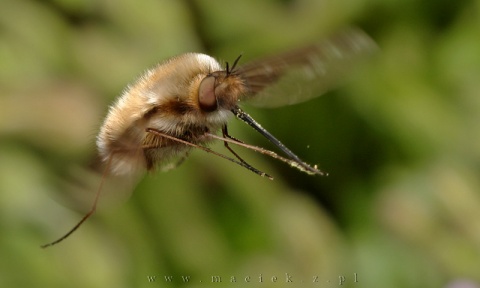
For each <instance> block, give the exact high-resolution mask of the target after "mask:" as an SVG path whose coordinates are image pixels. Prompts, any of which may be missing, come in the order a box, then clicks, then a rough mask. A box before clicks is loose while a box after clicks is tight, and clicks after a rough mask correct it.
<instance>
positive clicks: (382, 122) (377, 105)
mask: <svg viewBox="0 0 480 288" xmlns="http://www.w3.org/2000/svg"><path fill="white" fill-rule="evenodd" d="M346 25H357V26H360V27H362V28H363V29H364V30H366V31H367V32H368V33H369V34H370V35H372V37H373V38H374V39H375V40H376V41H377V43H378V45H379V47H380V52H379V53H377V55H375V56H374V57H372V58H371V59H369V60H368V61H366V63H365V64H364V65H362V66H361V67H358V69H354V71H352V73H351V74H349V75H348V77H345V80H344V81H341V82H343V83H342V85H341V86H340V87H339V88H338V89H336V90H334V91H332V92H329V93H327V94H325V95H323V96H322V97H319V98H316V99H314V100H312V101H309V102H307V103H303V104H298V105H293V106H289V107H282V108H279V109H271V110H270V109H254V108H251V107H248V106H245V107H244V108H245V110H247V111H248V112H249V113H250V114H251V115H252V116H253V117H254V118H256V119H257V121H258V122H260V123H262V125H263V126H264V127H265V128H267V129H268V130H269V131H270V132H272V133H273V134H274V135H276V136H277V137H278V138H279V139H281V140H282V141H283V142H284V143H285V144H286V146H288V147H290V148H291V149H292V150H293V151H295V152H296V153H297V154H298V155H299V156H301V157H302V158H303V159H305V160H306V161H307V162H310V163H317V164H319V166H320V167H321V168H322V169H324V170H326V171H328V172H329V174H330V175H329V176H328V177H312V176H307V175H304V174H302V173H300V172H298V171H296V170H294V169H291V168H289V167H288V166H287V165H284V164H282V163H279V162H277V161H275V160H273V159H270V158H268V157H265V156H262V155H258V154H255V153H254V152H251V151H245V150H242V149H238V150H237V152H239V153H240V154H241V155H242V156H243V157H244V159H246V160H247V161H248V162H250V163H251V164H253V165H254V166H256V167H258V168H259V169H261V170H264V171H266V172H268V173H270V174H272V175H273V176H274V177H275V180H274V181H269V180H267V179H265V178H261V177H258V176H257V175H255V174H253V173H251V172H249V171H247V170H245V169H243V168H241V167H238V166H236V165H233V164H232V163H230V162H227V161H224V160H222V159H217V158H215V157H212V156H211V155H208V154H205V153H204V152H202V151H195V152H193V153H192V155H191V157H190V158H189V159H188V160H187V161H186V162H185V163H184V164H182V165H181V166H180V167H179V168H177V169H176V170H173V171H169V172H166V173H154V174H152V175H147V176H145V177H144V178H143V179H142V180H141V181H140V183H139V184H138V185H137V186H136V188H135V189H134V191H133V194H132V195H131V196H130V198H129V199H128V200H127V201H123V203H121V204H120V205H111V207H108V208H105V209H100V211H99V212H98V213H97V214H95V216H94V217H92V218H91V219H90V220H88V222H86V223H85V224H84V225H83V226H82V227H81V228H80V229H79V230H78V231H77V232H76V233H75V234H73V235H72V236H71V237H70V238H69V239H67V240H66V241H65V242H63V243H61V244H59V245H57V246H54V247H50V248H49V249H46V250H43V249H40V248H39V245H41V244H44V243H46V242H49V241H52V240H54V239H56V238H57V237H59V236H60V235H62V234H63V233H65V232H66V231H67V230H68V229H70V228H71V227H72V226H73V224H75V223H76V222H77V221H78V220H79V219H80V218H81V216H82V209H76V208H75V207H74V206H75V205H71V204H72V201H69V200H68V199H69V197H70V196H68V195H66V194H67V193H66V191H65V190H64V189H63V186H62V185H59V180H58V179H59V178H61V175H62V174H63V172H65V171H66V170H68V167H70V166H72V165H76V164H75V163H83V162H85V161H86V159H87V158H89V157H90V155H91V154H92V153H94V138H95V134H96V133H97V131H98V127H99V125H100V124H101V121H102V118H103V117H104V115H105V113H106V111H107V108H108V105H109V104H110V103H111V102H112V101H113V100H114V99H115V97H117V96H118V95H119V94H120V93H121V91H122V89H123V88H124V87H125V86H126V85H127V84H128V83H130V82H132V81H133V79H135V77H137V76H138V75H139V74H140V73H141V72H142V71H144V70H145V69H146V68H148V67H151V66H153V65H154V64H155V63H157V62H158V61H161V60H163V59H165V58H167V57H170V56H173V55H176V54H179V53H182V52H187V51H197V52H205V53H208V54H210V55H213V56H216V57H217V58H218V59H221V60H228V61H232V60H233V59H234V58H236V56H237V55H238V54H240V53H243V55H244V58H243V60H244V61H246V60H248V59H252V58H255V57H257V56H260V55H266V54H270V53H275V52H276V51H280V50H282V48H285V47H292V46H297V44H298V45H301V44H304V43H308V42H311V41H316V40H318V39H320V38H321V37H322V36H323V35H326V34H328V33H331V32H333V31H335V30H336V29H338V28H339V27H342V26H346ZM479 36H480V2H479V1H445V0H441V1H433V0H423V1H413V0H406V1H405V0H404V1H394V0H389V1H385V0H358V1H346V0H267V1H256V0H242V1H221V0H206V1H197V0H183V1H173V0H136V1H133V0H129V1H128V0H117V1H113V0H45V1H40V0H37V1H34V0H2V1H1V2H0V215H1V216H0V287H211V286H214V287H215V286H218V287H220V286H221V287H284V286H287V287H293V286H292V285H295V287H339V286H341V287H480V286H479V285H480V284H479V283H480V177H479V175H480V129H479V126H480V37H479ZM229 132H230V134H232V135H234V136H236V137H238V138H240V139H244V140H245V141H247V142H249V143H253V144H256V145H260V146H264V147H266V148H273V147H271V146H270V145H269V143H267V141H266V140H265V139H262V137H261V136H260V135H257V134H256V133H255V132H254V131H253V130H251V129H250V128H249V127H247V126H246V125H244V124H242V123H240V121H237V120H233V121H232V122H231V124H230V128H229ZM213 148H215V149H217V150H219V151H225V150H223V147H222V145H221V144H217V145H214V146H213ZM83 211H84V210H83ZM165 276H172V277H173V278H171V280H172V281H171V282H166V280H165ZM182 276H190V281H189V282H188V283H185V282H184V281H183V280H182ZM212 276H220V277H221V280H222V283H221V284H219V283H212ZM232 276H233V277H235V280H236V281H237V283H230V281H231V280H232V278H231V277H232ZM247 276H249V277H250V281H251V282H249V283H246V282H245V280H246V279H245V277H247ZM273 276H276V277H277V278H278V280H277V282H275V283H272V282H271V281H272V277H273ZM287 276H290V277H291V280H292V281H293V283H286V282H287V281H286V280H287ZM149 277H150V278H149ZM153 277H156V278H155V281H153ZM315 277H318V278H317V280H318V282H317V283H313V280H314V279H315ZM247 280H248V279H247ZM260 280H262V281H263V282H260ZM340 281H343V283H340ZM355 281H356V282H355ZM340 284H342V285H340ZM461 285H472V286H461ZM475 285H476V286H475Z"/></svg>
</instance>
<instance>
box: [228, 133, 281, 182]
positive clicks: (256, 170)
mask: <svg viewBox="0 0 480 288" xmlns="http://www.w3.org/2000/svg"><path fill="white" fill-rule="evenodd" d="M222 133H223V137H225V138H228V139H231V140H233V141H235V142H238V143H243V142H242V141H240V140H238V139H237V138H235V137H233V136H230V135H229V134H228V130H227V125H225V126H223V128H222ZM223 144H224V145H225V147H226V148H227V149H228V151H230V153H232V154H233V155H234V156H235V157H237V159H238V160H239V161H240V162H242V163H243V164H245V165H247V166H248V167H249V168H248V169H249V170H251V171H254V172H255V173H257V174H259V175H262V174H265V176H266V177H268V178H272V176H270V175H268V174H266V173H265V172H262V171H260V170H258V169H257V168H255V167H253V166H252V165H250V164H248V163H247V162H246V161H245V160H243V159H242V157H240V156H239V155H238V154H237V153H236V152H235V151H233V149H232V148H231V147H230V146H229V145H228V142H227V141H223ZM243 144H244V143H243Z"/></svg>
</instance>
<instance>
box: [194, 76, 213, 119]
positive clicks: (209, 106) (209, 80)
mask: <svg viewBox="0 0 480 288" xmlns="http://www.w3.org/2000/svg"><path fill="white" fill-rule="evenodd" d="M198 104H199V105H200V108H201V109H202V110H203V111H205V112H212V111H215V110H216V109H217V97H216V96H215V77H214V76H207V77H205V78H204V79H203V80H202V82H200V87H199V88H198Z"/></svg>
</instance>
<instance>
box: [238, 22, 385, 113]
mask: <svg viewBox="0 0 480 288" xmlns="http://www.w3.org/2000/svg"><path fill="white" fill-rule="evenodd" d="M376 48H377V46H376V44H375V42H374V41H373V40H372V39H371V38H370V37H369V36H368V35H367V34H366V33H365V32H363V31H361V30H359V29H354V28H350V29H347V30H343V31H341V32H339V33H337V34H334V35H333V36H330V37H328V38H326V39H324V40H323V41H320V42H319V43H316V44H313V45H310V46H307V47H304V48H300V49H297V50H293V51H290V52H286V53H283V54H280V55H277V56H273V57H269V58H265V59H260V60H258V61H253V62H250V63H247V64H245V65H243V66H241V67H239V68H237V69H236V71H234V73H236V74H238V75H240V76H241V77H242V79H243V80H244V83H245V85H246V86H247V89H248V91H249V93H248V94H247V95H246V97H245V100H248V102H249V103H250V104H252V105H254V106H259V107H267V108H274V107H278V106H284V105H290V104H295V103H299V102H303V101H306V100H309V99H311V98H314V97H317V96H320V95H321V94H323V93H324V92H326V91H327V90H329V89H330V88H332V87H333V86H334V85H335V83H336V82H337V80H338V79H339V78H341V76H342V75H344V74H345V72H346V71H347V70H348V69H349V68H351V66H352V63H354V62H355V61H356V60H358V59H361V58H363V57H364V56H366V55H368V54H371V53H372V52H373V51H375V50H376ZM242 100H244V99H242Z"/></svg>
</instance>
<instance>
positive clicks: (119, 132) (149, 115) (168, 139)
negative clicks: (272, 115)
mask: <svg viewBox="0 0 480 288" xmlns="http://www.w3.org/2000/svg"><path fill="white" fill-rule="evenodd" d="M375 48H376V45H375V43H374V42H373V41H372V40H371V38H370V37H368V36H367V35H366V34H365V33H364V32H362V31H360V30H358V29H354V28H350V29H346V30H343V31H341V32H339V33H336V34H334V35H332V36H330V37H328V38H326V39H325V40H323V41H320V42H319V43H315V44H313V45H310V46H307V47H304V48H301V49H297V50H294V51H291V52H287V53H284V54H279V55H277V56H273V57H268V58H265V59H260V60H258V61H254V62H250V63H247V64H245V65H238V63H239V60H240V57H238V58H237V59H236V60H235V61H234V62H233V64H232V65H231V66H230V65H229V64H228V63H226V67H225V68H222V66H221V65H220V64H219V62H218V61H217V60H215V59H214V58H212V57H210V56H208V55H205V54H200V53H187V54H183V55H180V56H176V57H173V58H171V59H168V60H166V61H165V62H163V63H160V64H159V65H157V66H156V67H154V68H153V69H151V70H148V71H146V72H145V74H144V75H143V76H141V77H140V78H139V79H138V80H137V81H136V82H135V83H133V84H132V85H130V86H128V87H127V89H126V90H125V91H124V92H123V94H122V95H121V96H120V97H119V98H118V100H117V101H116V102H115V103H114V104H113V105H112V106H111V107H110V109H109V111H108V114H107V117H106V118H105V121H104V122H103V125H102V127H101V128H100V132H99V134H98V136H97V148H98V154H99V156H100V158H101V160H102V162H103V167H104V168H103V170H104V172H103V173H104V174H103V177H102V182H101V184H100V187H99V189H98V191H97V193H96V198H95V200H94V203H93V205H92V207H91V210H90V211H89V212H88V213H87V214H86V215H85V216H84V217H83V218H82V219H81V220H80V222H79V223H78V224H77V225H76V226H75V227H73V228H72V229H71V230H70V231H69V232H68V233H67V234H65V235H64V236H63V237H61V238H59V239H58V240H56V241H53V242H51V243H48V244H45V245H43V246H42V247H43V248H45V247H48V246H51V245H54V244H57V243H59V242H61V241H62V240H64V239H65V238H67V237H68V236H69V235H70V234H72V233H73V232H74V231H75V230H76V229H77V228H78V227H79V226H80V225H81V224H82V223H83V222H84V221H85V220H86V219H87V218H89V217H90V216H91V215H92V214H93V213H94V212H95V209H96V206H97V201H98V197H99V195H100V192H101V189H102V188H101V187H102V184H103V182H104V180H105V178H106V177H108V176H109V175H116V176H123V175H125V176H127V175H131V174H133V173H136V172H137V171H139V170H145V169H146V170H148V171H152V170H153V169H154V168H156V167H158V166H163V167H165V166H166V165H167V164H170V163H173V162H175V161H178V160H179V159H180V160H183V159H184V158H185V157H187V155H188V152H189V151H190V150H191V149H192V148H197V149H201V150H203V151H206V152H208V153H211V154H213V155H216V156H219V157H222V158H225V159H227V160H229V161H231V162H234V163H236V164H238V165H240V166H243V167H245V168H246V169H248V170H250V171H252V172H254V173H256V174H259V175H261V176H264V177H267V178H269V179H273V178H272V177H271V176H270V175H268V174H266V173H264V172H262V171H260V170H258V169H256V168H254V167H252V166H251V165H250V164H248V163H247V162H246V161H244V160H243V159H242V158H241V157H240V156H239V155H238V154H237V153H235V152H234V151H233V149H232V148H231V147H230V145H229V144H234V145H238V146H243V147H246V148H248V149H251V150H254V151H257V152H259V153H262V154H265V155H268V156H270V157H273V158H275V159H278V160H280V161H283V162H285V163H287V164H289V165H290V166H292V167H295V168H297V169H299V170H300V171H302V172H305V173H307V174H311V175H325V173H324V172H322V171H321V170H319V169H318V168H317V166H316V165H314V166H311V165H309V164H307V163H305V162H304V161H302V160H301V159H300V158H299V157H298V156H297V155H295V154H294V153H293V152H292V151H290V150H289V149H288V148H287V147H286V146H285V145H283V144H282V143H281V142H280V141H279V140H277V139H276V138H275V137H274V136H273V135H272V134H270V133H269V132H268V131H267V130H265V129H264V128H262V126H260V124H258V123H257V122H256V121H255V120H254V119H253V118H252V117H250V116H249V115H248V114H247V113H245V112H244V111H243V110H242V109H241V108H240V107H239V103H241V102H243V101H248V102H249V103H252V104H253V105H257V106H261V107H262V106H263V107H275V106H281V105H287V104H293V103H298V102H302V101H306V100H308V99H310V98H313V97H316V96H319V95H320V94H322V93H323V92H324V91H325V90H327V89H329V88H330V87H331V86H332V84H333V83H334V82H335V80H336V79H337V78H339V76H341V74H342V73H341V72H342V71H345V70H347V69H349V68H350V67H349V66H350V65H351V63H352V60H355V59H357V58H360V57H361V56H365V55H366V54H369V53H370V52H371V51H373V50H375ZM233 115H234V116H235V117H237V118H238V119H240V120H242V121H243V122H245V123H247V124H248V125H250V126H251V127H253V128H254V129H255V130H256V131H258V132H259V133H260V134H262V135H263V136H265V137H266V138H267V139H268V140H269V141H270V142H272V143H273V144H274V145H275V146H276V147H278V148H279V150H281V151H282V152H283V153H284V156H280V155H278V154H277V153H275V152H272V151H269V150H266V149H263V148H260V147H257V146H253V145H249V144H246V143H244V142H242V141H240V140H238V139H236V138H234V137H232V136H230V135H229V134H228V130H227V121H228V119H229V118H230V117H231V116H233ZM220 130H221V131H222V136H218V135H217V134H216V133H217V132H218V131H220ZM213 140H220V141H223V142H224V144H225V147H226V148H227V149H228V150H229V151H230V152H231V153H232V156H226V155H224V154H220V153H218V152H215V151H213V150H211V149H210V148H208V147H207V146H205V144H207V143H208V142H211V141H213Z"/></svg>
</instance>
